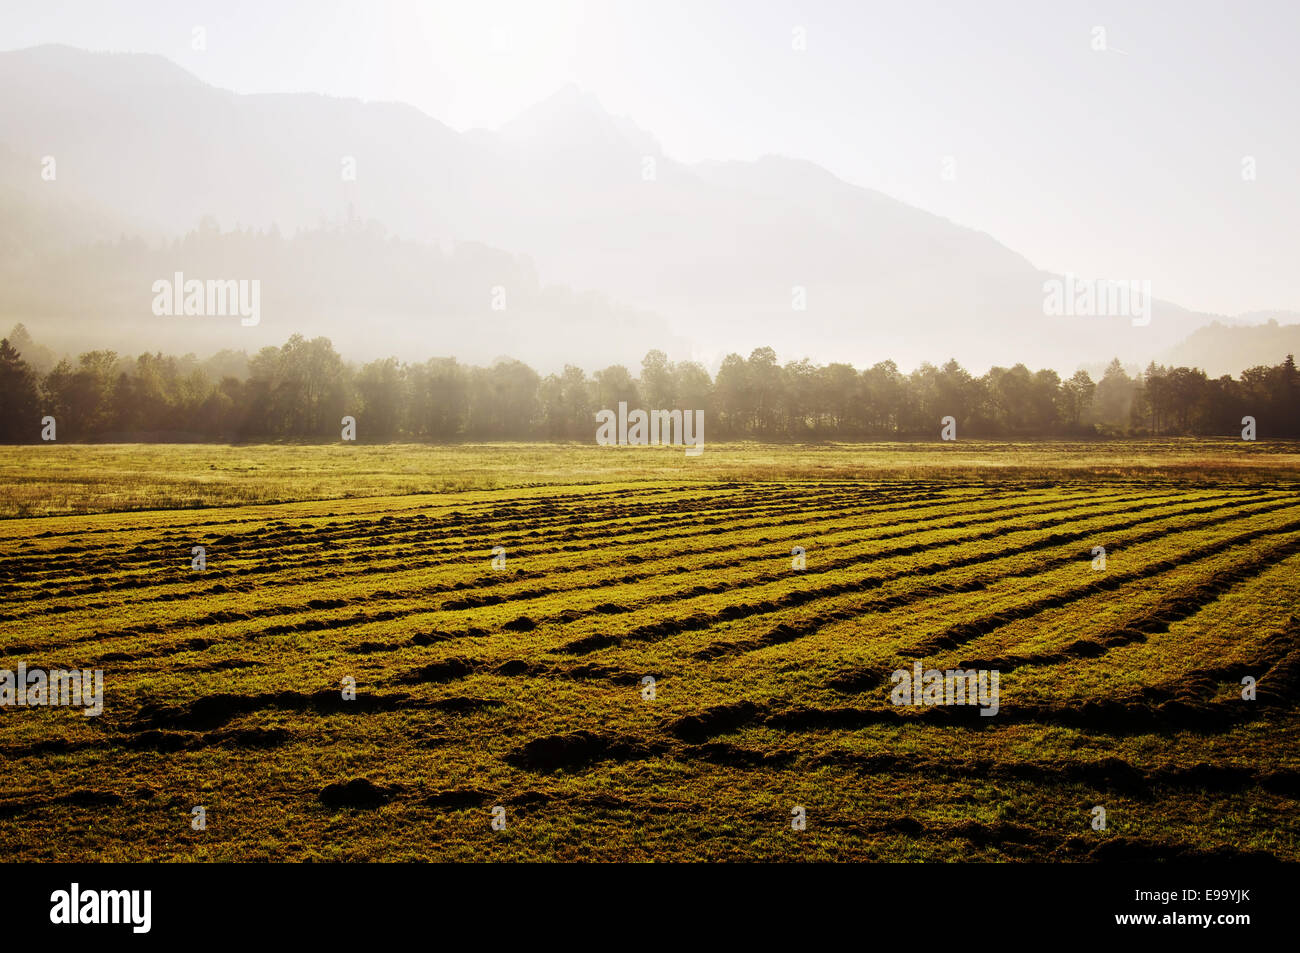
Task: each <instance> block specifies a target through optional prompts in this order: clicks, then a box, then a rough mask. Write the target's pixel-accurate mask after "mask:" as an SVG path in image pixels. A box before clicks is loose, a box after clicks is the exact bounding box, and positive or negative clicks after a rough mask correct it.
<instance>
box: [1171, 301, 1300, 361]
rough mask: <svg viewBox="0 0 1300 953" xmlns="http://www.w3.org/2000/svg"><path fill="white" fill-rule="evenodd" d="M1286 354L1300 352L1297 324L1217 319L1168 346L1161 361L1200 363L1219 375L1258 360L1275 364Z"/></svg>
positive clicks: (1299, 330) (1299, 335)
mask: <svg viewBox="0 0 1300 953" xmlns="http://www.w3.org/2000/svg"><path fill="white" fill-rule="evenodd" d="M1278 313H1280V314H1284V315H1285V314H1287V312H1278ZM1242 317H1246V316H1245V315H1243V316H1242ZM1288 354H1294V355H1297V356H1300V324H1278V323H1277V321H1276V320H1272V321H1269V322H1268V323H1267V324H1257V325H1227V324H1221V323H1219V322H1217V321H1216V322H1214V323H1213V324H1210V325H1208V326H1206V327H1203V328H1199V329H1197V330H1196V331H1195V332H1194V333H1193V334H1192V335H1191V336H1190V337H1188V338H1187V340H1186V341H1183V342H1182V343H1181V344H1179V345H1178V346H1177V347H1174V348H1172V349H1170V351H1169V352H1168V354H1167V356H1166V357H1165V359H1164V361H1163V362H1164V363H1166V364H1176V365H1182V366H1184V367H1199V368H1202V369H1203V370H1204V371H1205V372H1206V373H1207V374H1209V375H1210V376H1211V377H1220V376H1222V375H1224V374H1234V375H1235V374H1239V373H1240V372H1241V371H1242V370H1243V369H1244V368H1248V367H1256V366H1258V365H1261V364H1268V365H1273V364H1277V363H1279V362H1280V361H1281V360H1282V359H1283V358H1285V357H1286V356H1287V355H1288Z"/></svg>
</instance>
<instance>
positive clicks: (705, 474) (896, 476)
mask: <svg viewBox="0 0 1300 953" xmlns="http://www.w3.org/2000/svg"><path fill="white" fill-rule="evenodd" d="M937 436H938V429H937V427H936V439H935V440H933V441H917V442H914V443H896V442H891V443H865V444H843V443H823V444H807V445H770V444H759V443H752V442H744V443H717V444H707V445H706V446H705V450H704V453H703V454H702V455H700V456H698V457H686V456H685V454H684V452H683V449H682V448H681V447H599V446H595V445H594V442H592V443H572V444H554V443H546V444H521V443H503V444H450V445H428V444H381V445H367V444H364V443H362V444H357V443H343V442H340V443H338V444H334V445H324V446H321V445H296V444H254V445H237V446H224V445H212V444H182V445H157V444H112V445H78V444H60V443H50V444H44V445H40V446H25V447H0V517H4V516H42V515H47V514H53V513H102V512H110V511H117V510H128V509H155V508H159V507H167V508H176V507H206V506H233V505H239V504H250V503H273V502H285V501H289V500H304V499H322V500H323V499H340V498H355V497H366V496H389V495H396V494H414V493H445V492H455V491H460V490H468V489H505V488H515V487H527V486H544V485H550V484H584V483H593V482H628V481H634V480H635V481H653V480H672V481H696V482H704V483H711V482H717V481H726V480H746V481H754V480H760V481H766V480H802V479H818V480H840V479H848V480H862V479H866V480H880V479H887V480H942V481H946V482H971V481H980V480H1020V479H1053V480H1055V479H1070V478H1074V479H1102V480H1112V479H1120V480H1124V479H1149V480H1178V481H1213V480H1237V479H1241V478H1243V477H1248V478H1250V479H1256V480H1276V479H1285V480H1294V479H1295V478H1296V474H1297V472H1300V444H1298V443H1297V442H1296V441H1293V440H1266V439H1265V440H1258V441H1244V440H1230V439H1198V438H1178V439H1158V440H1124V441H1086V442H1064V441H1058V442H1033V443H1017V442H1010V441H966V440H959V441H957V442H944V441H940V440H938V439H937ZM593 439H594V438H593Z"/></svg>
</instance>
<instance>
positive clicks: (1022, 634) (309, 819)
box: [0, 441, 1300, 861]
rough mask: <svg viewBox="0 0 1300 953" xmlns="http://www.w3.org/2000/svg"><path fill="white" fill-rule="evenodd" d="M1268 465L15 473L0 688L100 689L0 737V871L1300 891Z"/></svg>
mask: <svg viewBox="0 0 1300 953" xmlns="http://www.w3.org/2000/svg"><path fill="white" fill-rule="evenodd" d="M1296 463H1297V461H1296V451H1295V448H1294V447H1292V446H1287V445H1266V444H1261V445H1258V446H1251V447H1245V448H1243V447H1242V446H1240V445H1237V444H1230V443H1226V442H1222V443H1221V442H1210V441H1199V442H1198V441H1188V442H1170V443H1168V444H1160V443H1147V444H1131V443H1126V444H1102V445H1095V446H1090V445H1044V446H1034V447H1026V446H1015V445H1005V444H999V445H984V446H972V445H965V444H960V445H958V446H956V447H951V448H950V447H938V446H934V445H926V446H921V445H916V446H910V445H907V446H900V445H896V444H895V445H868V446H863V447H851V446H842V445H837V446H825V447H788V448H776V447H742V446H736V445H718V446H716V447H714V446H711V447H709V448H708V449H707V450H706V452H705V455H704V456H703V457H702V458H699V459H694V460H688V459H685V458H684V457H683V456H682V455H681V453H680V451H666V450H645V451H640V450H626V449H617V450H609V451H600V450H594V449H591V448H576V447H573V448H565V447H543V446H509V445H499V446H491V447H447V448H432V447H365V446H358V447H194V446H184V447H153V446H129V447H57V448H56V447H38V448H18V449H15V448H6V449H4V450H3V451H0V467H3V469H4V470H5V472H6V475H7V477H9V478H10V479H9V481H8V482H7V484H6V486H7V489H6V493H5V496H4V498H3V500H2V501H0V511H3V512H4V513H5V515H7V516H8V517H9V518H8V519H5V520H3V521H0V592H3V594H4V600H3V605H2V606H0V668H9V669H12V668H14V667H16V665H17V663H18V661H20V660H21V661H23V662H25V663H26V664H27V666H29V667H63V668H70V667H78V668H102V669H103V670H104V678H105V711H104V714H103V715H102V716H101V717H99V718H85V717H83V716H82V715H81V714H80V713H79V712H77V711H76V710H71V709H64V708H21V709H18V708H3V709H0V754H2V755H3V757H4V763H5V764H6V766H7V767H8V770H7V771H6V772H4V773H3V774H0V841H3V842H4V843H5V844H6V845H7V849H8V851H9V856H10V858H11V859H22V860H69V859H92V860H93V859H103V860H155V859H163V860H179V859H196V860H249V859H267V860H307V859H313V860H405V859H430V858H437V859H454V860H489V859H541V860H577V859H597V860H626V859H631V860H652V859H657V860H670V859H710V860H745V859H772V860H840V861H843V860H930V861H952V860H979V859H997V860H1018V859H1053V860H1063V861H1083V860H1106V859H1124V858H1134V859H1161V858H1165V859H1172V858H1185V857H1195V856H1206V855H1215V856H1239V855H1243V854H1249V855H1263V854H1267V855H1271V856H1273V857H1277V858H1281V859H1286V860H1292V861H1294V860H1297V859H1300V820H1298V817H1300V815H1297V812H1296V810H1295V808H1296V799H1297V798H1298V797H1300V744H1297V742H1298V741H1300V717H1298V716H1297V708H1296V702H1297V699H1298V698H1300V620H1297V618H1296V615H1295V609H1294V607H1295V604H1296V602H1297V596H1298V595H1300V495H1297V493H1296V488H1297V483H1296V475H1297V472H1298V471H1297V466H1296ZM42 467H48V473H49V474H50V475H49V478H48V479H46V480H44V481H43V480H42V478H41V476H40V474H41V473H42ZM195 507H201V508H195ZM23 513H27V514H42V515H21V514H23ZM200 545H201V546H203V547H205V550H206V559H207V567H206V569H205V570H204V571H202V572H196V571H193V570H192V569H191V564H190V559H191V556H190V553H191V548H192V547H193V546H200ZM1096 545H1103V546H1105V547H1106V550H1107V564H1106V568H1105V569H1104V570H1097V569H1094V568H1093V566H1092V559H1093V556H1092V548H1093V547H1094V546H1096ZM496 547H502V548H503V549H504V552H505V558H506V562H505V565H504V567H502V568H496V567H494V566H493V562H492V559H493V550H494V549H495V548H496ZM794 547H802V548H803V549H804V550H805V559H806V563H805V565H804V567H803V568H802V569H798V568H795V566H794V565H793V563H792V550H793V549H794ZM917 660H920V661H921V662H922V663H923V666H924V667H925V668H939V669H946V668H953V667H981V668H996V669H997V670H998V671H999V673H1000V711H999V713H998V715H997V716H995V717H992V718H981V717H980V716H978V715H977V714H973V710H972V709H969V708H946V707H937V708H926V707H922V708H907V709H904V708H898V707H895V706H893V705H892V704H891V703H890V698H889V688H890V685H889V675H890V673H891V672H892V671H894V670H896V669H909V670H910V669H911V667H912V664H913V663H914V662H915V661H917ZM1247 675H1249V676H1250V677H1252V678H1254V679H1255V680H1256V681H1257V687H1258V697H1257V698H1255V699H1254V700H1253V701H1248V700H1245V699H1243V698H1242V678H1243V677H1244V676H1247ZM646 677H652V678H653V679H654V680H655V684H654V689H655V691H654V697H653V699H649V698H647V697H645V685H644V682H643V680H644V679H645V678H646ZM348 679H350V680H353V681H354V682H355V685H356V698H355V699H354V700H345V699H344V697H343V685H344V682H345V680H348ZM967 716H971V717H967ZM198 805H202V806H204V807H205V809H206V811H207V827H206V829H205V830H193V829H192V828H191V825H190V820H191V810H192V808H194V807H195V806H198ZM1099 805H1100V806H1104V807H1105V809H1106V812H1107V828H1106V830H1104V831H1099V830H1094V829H1093V828H1092V827H1091V824H1090V821H1091V819H1092V814H1091V812H1092V809H1093V808H1094V807H1095V806H1099ZM498 806H499V807H502V808H504V810H505V818H506V828H505V829H504V830H493V829H492V826H491V821H492V809H493V808H494V807H498ZM796 806H799V807H803V808H804V809H805V811H806V816H807V827H806V830H802V831H796V830H793V829H792V828H791V824H790V822H791V818H792V816H793V815H792V813H791V811H792V810H793V808H794V807H796Z"/></svg>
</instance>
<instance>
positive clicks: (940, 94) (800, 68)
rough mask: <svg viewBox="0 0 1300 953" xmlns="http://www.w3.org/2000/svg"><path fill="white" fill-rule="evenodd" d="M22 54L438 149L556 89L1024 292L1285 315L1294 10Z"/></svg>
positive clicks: (263, 30) (485, 14)
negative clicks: (949, 235) (930, 217)
mask: <svg viewBox="0 0 1300 953" xmlns="http://www.w3.org/2000/svg"><path fill="white" fill-rule="evenodd" d="M195 27H203V28H204V30H205V31H206V47H207V48H206V50H204V51H202V52H199V51H195V50H194V49H192V48H191V37H192V31H193V29H194V28H195ZM1098 27H1100V28H1102V29H1104V31H1105V45H1106V47H1107V49H1106V50H1105V51H1097V50H1094V49H1093V46H1094V45H1097V44H1098V42H1099V34H1098V33H1097V32H1096V28H1098ZM797 29H801V30H802V36H803V37H805V38H806V49H805V50H802V51H799V50H796V49H794V46H795V43H794V39H795V33H796V30H797ZM39 43H66V44H69V45H72V46H76V47H82V48H86V49H92V50H112V51H135V52H149V53H158V54H161V55H163V56H166V57H168V58H169V59H171V60H173V61H175V62H176V63H178V64H179V65H181V66H183V67H184V68H185V69H187V70H189V71H191V72H193V73H194V74H196V75H197V76H198V77H199V78H200V79H202V80H204V81H206V82H209V83H211V84H213V85H215V86H219V87H222V88H227V89H233V90H235V91H237V92H244V93H259V92H301V91H309V92H320V93H326V94H330V95H336V96H348V97H357V98H361V99H368V100H398V101H401V102H407V103H410V104H412V105H414V106H416V107H418V108H419V109H421V110H423V111H424V112H426V113H428V114H429V115H431V116H434V117H435V118H437V119H440V120H442V121H443V122H446V123H447V124H448V125H451V126H453V127H455V128H457V129H469V128H474V127H485V128H495V127H497V126H499V125H500V124H501V123H503V122H505V121H506V120H508V119H510V118H512V117H513V116H515V115H517V114H518V113H519V112H520V111H522V110H523V109H524V108H526V107H527V106H529V105H531V104H532V103H534V102H536V101H538V100H540V99H543V98H545V97H546V96H548V95H550V94H551V93H553V92H555V91H556V90H557V89H559V88H560V87H562V86H564V85H566V84H568V83H577V84H578V85H579V86H581V87H582V88H583V89H585V90H588V91H590V92H591V93H594V94H595V95H596V97H597V98H598V99H599V100H600V102H601V103H602V104H603V105H604V106H605V108H606V109H607V110H609V111H610V112H612V113H615V114H618V115H626V116H629V117H631V118H632V119H633V120H634V121H635V122H636V123H637V124H639V125H640V126H642V127H643V128H644V129H646V130H647V131H649V132H650V133H652V134H653V135H655V136H656V137H657V138H658V139H659V141H660V143H661V144H662V145H663V148H664V151H665V153H666V154H668V155H669V156H671V157H673V158H676V159H680V160H682V161H687V162H694V161H697V160H701V159H755V158H758V157H759V156H762V155H764V154H768V153H776V154H780V155H787V156H793V157H798V158H805V159H810V160H812V161H814V162H817V163H819V164H821V165H823V166H825V167H826V168H828V169H829V170H831V171H832V172H834V173H835V174H836V175H838V176H840V177H841V178H843V179H846V180H847V181H849V182H852V183H854V184H857V185H862V186H866V187H868V188H873V189H878V190H880V191H882V192H884V193H886V194H888V195H890V196H893V197H894V198H897V199H900V200H902V201H904V202H907V203H909V204H912V205H916V206H918V207H921V208H924V209H926V210H928V211H931V212H935V213H937V214H939V215H942V216H944V217H947V218H950V219H952V220H953V221H956V222H958V223H960V224H962V225H967V226H970V227H972V228H977V229H979V230H981V231H985V232H988V233H989V234H990V235H992V236H994V237H995V238H997V239H998V240H999V241H1001V242H1002V243H1003V244H1005V245H1007V246H1009V247H1010V248H1012V249H1014V250H1015V251H1018V252H1020V253H1021V254H1023V255H1024V256H1025V257H1026V258H1028V259H1029V260H1030V261H1031V262H1033V263H1034V264H1035V265H1037V266H1039V267H1040V268H1044V269H1047V270H1051V271H1056V272H1066V271H1070V272H1073V273H1074V274H1076V275H1080V276H1087V277H1097V278H1114V279H1129V278H1132V279H1145V280H1150V281H1151V282H1152V290H1153V294H1154V295H1155V296H1156V297H1158V298H1163V299H1165V300H1169V301H1173V302H1176V303H1178V304H1182V305H1184V306H1186V307H1189V308H1193V309H1195V310H1201V311H1217V312H1222V313H1225V314H1236V313H1239V312H1243V311H1249V310H1257V309H1276V308H1289V309H1295V310H1300V267H1297V262H1300V228H1297V213H1300V121H1298V118H1297V117H1300V108H1298V107H1300V56H1297V55H1296V50H1297V47H1298V46H1300V3H1297V2H1293V0H1271V2H1265V0H1259V2H1251V0H1241V2H1235V3H1221V2H1216V3H1209V2H1148V3H1136V2H1128V3H1083V2H1059V3H1050V4H1049V3H1041V2H1037V3H1035V2H1021V3H1012V2H999V0H980V2H957V0H952V2H949V3H934V2H928V0H920V2H910V0H909V2H907V3H898V2H888V3H865V2H859V3H851V2H845V3H789V2H774V0H766V2H757V0H755V2H741V0H733V2H708V0H694V2H681V3H679V2H674V0H654V2H637V3H633V2H620V0H605V2H590V3H584V2H577V0H506V2H491V0H474V2H463V3H442V2H424V3H421V2H398V0H392V2H383V0H366V2H343V0H284V2H276V0H261V2H243V0H217V2H193V0H191V2H184V0H181V2H176V0H172V2H168V0H137V2H129V0H128V2H116V3H104V2H102V0H99V2H96V0H89V2H62V3H61V2H55V0H5V2H4V4H3V7H2V8H0V49H17V48H21V47H26V46H31V45H35V44H39ZM3 94H4V95H12V92H10V91H5V92H4V93H3ZM399 145H400V144H399ZM946 157H951V159H952V161H951V163H950V164H948V165H947V166H945V159H946ZM1246 157H1253V162H1254V169H1255V179H1254V180H1253V181H1250V180H1246V179H1244V178H1243V161H1244V160H1245V159H1246ZM945 168H949V169H951V171H952V173H953V176H952V178H951V180H949V179H946V178H945V177H944V175H943V172H944V170H945Z"/></svg>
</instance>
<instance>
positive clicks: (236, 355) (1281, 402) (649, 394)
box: [0, 325, 1300, 443]
mask: <svg viewBox="0 0 1300 953" xmlns="http://www.w3.org/2000/svg"><path fill="white" fill-rule="evenodd" d="M620 401H624V402H626V403H627V405H628V406H629V407H641V408H645V409H682V410H702V411H704V412H705V413H706V414H707V415H708V418H709V428H710V433H711V435H713V437H714V439H730V440H746V439H752V440H764V441H774V442H783V441H820V440H842V441H851V440H890V439H914V438H925V439H929V438H934V437H935V435H936V434H937V433H938V431H939V422H940V419H941V418H943V417H946V416H952V417H954V418H955V419H956V420H957V426H958V428H959V429H958V433H959V435H960V436H965V437H978V438H985V439H1035V438H1060V437H1071V438H1087V437H1123V436H1177V435H1194V436H1216V435H1217V436H1239V435H1240V434H1241V431H1242V418H1243V417H1245V416H1249V417H1253V418H1255V420H1256V422H1257V424H1256V425H1257V428H1258V435H1259V437H1260V438H1263V439H1268V438H1277V437H1298V436H1300V374H1298V373H1297V370H1296V365H1295V360H1294V358H1293V356H1292V355H1287V356H1286V357H1285V359H1284V360H1282V361H1281V362H1280V363H1279V364H1277V365H1275V366H1258V367H1251V368H1247V369H1244V370H1243V371H1242V372H1241V373H1240V374H1239V375H1238V376H1237V377H1232V376H1230V375H1224V376H1222V377H1218V378H1210V377H1208V376H1207V375H1206V374H1205V373H1204V372H1203V371H1201V370H1198V369H1195V368H1188V367H1166V366H1163V365H1159V364H1155V363H1152V364H1150V365H1148V367H1147V368H1146V370H1145V371H1143V372H1142V373H1141V374H1138V375H1133V374H1130V373H1129V372H1128V371H1126V370H1125V368H1124V367H1123V366H1122V365H1121V364H1120V362H1119V361H1118V360H1114V361H1112V362H1111V363H1110V365H1109V366H1108V367H1107V368H1106V370H1105V372H1104V374H1102V376H1101V379H1100V380H1096V381H1094V380H1093V379H1092V377H1091V376H1090V375H1089V374H1088V373H1087V372H1085V371H1078V372H1076V373H1075V374H1073V375H1072V376H1070V377H1069V378H1066V379H1062V378H1061V376H1060V375H1059V374H1057V373H1056V372H1055V371H1053V370H1037V371H1033V370H1030V369H1029V368H1027V367H1025V366H1024V365H1023V364H1016V365H1015V366H1013V367H993V368H991V369H990V370H989V371H988V372H987V373H985V374H983V375H980V376H975V375H973V374H971V373H970V372H968V371H967V370H965V369H964V368H963V367H961V365H959V364H958V363H957V362H956V361H948V362H947V363H945V364H943V365H942V366H938V367H936V366H934V365H932V364H929V363H925V364H922V365H921V366H919V367H917V368H916V369H915V370H913V371H911V372H910V373H903V372H902V371H901V370H899V368H898V367H897V365H896V364H895V363H894V362H893V361H890V360H883V361H880V362H878V363H876V364H873V365H872V366H871V367H868V368H865V369H858V368H855V367H853V366H851V365H849V364H844V363H830V364H814V363H812V362H810V361H809V360H807V359H804V360H799V361H789V362H786V363H784V364H782V363H780V362H779V361H778V359H777V355H776V353H775V351H773V350H772V349H771V348H767V347H762V348H757V349H755V350H754V351H753V352H752V353H751V354H750V355H749V357H748V358H745V357H742V356H741V355H739V354H730V355H728V356H727V357H726V358H725V359H724V360H723V361H722V363H721V365H720V367H719V368H718V372H717V374H716V375H710V374H709V372H708V370H707V369H706V368H705V367H704V366H703V365H701V364H699V363H696V362H692V361H677V362H674V361H670V360H669V359H668V357H667V356H666V355H665V354H664V352H663V351H660V350H657V349H652V350H650V351H648V353H647V354H646V355H645V358H644V359H643V360H642V361H641V366H640V368H638V369H636V370H635V371H634V370H632V369H630V368H628V367H625V366H623V365H613V366H610V367H606V368H604V369H602V370H597V371H595V372H593V373H590V374H589V373H588V372H587V371H586V370H584V369H583V368H580V367H577V366H572V365H568V366H565V368H564V370H563V371H562V372H560V373H557V374H548V375H545V376H543V375H541V374H539V373H538V372H537V371H535V370H533V369H532V368H531V367H529V366H528V365H527V364H524V363H522V362H520V361H516V360H508V359H502V360H498V361H497V362H495V363H494V364H492V365H491V366H488V367H479V366H472V365H467V364H463V363H461V362H459V361H457V360H456V359H455V358H450V357H436V358H431V359H429V360H426V361H423V362H406V361H401V360H399V359H398V358H396V357H389V358H384V359H381V360H375V361H371V362H369V363H366V364H361V365H358V364H355V363H352V362H349V361H347V360H345V359H344V357H343V356H342V355H340V354H339V353H338V352H337V351H336V350H335V348H334V346H333V344H332V343H331V342H330V340H329V339H328V338H324V337H317V338H314V339H311V340H308V339H306V338H304V337H303V336H301V335H294V336H292V337H290V338H289V340H288V341H286V342H285V343H284V344H283V345H282V346H280V347H265V348H263V349H261V350H260V351H258V352H257V353H256V354H254V355H252V356H251V357H249V356H247V355H245V354H243V353H242V352H228V351H227V352H222V353H221V354H218V355H215V356H213V357H211V358H208V359H206V360H199V359H197V358H195V357H194V356H193V355H185V356H183V357H176V356H169V355H164V354H161V353H154V354H149V353H145V354H140V355H138V356H136V357H125V356H122V355H119V354H117V353H115V352H114V351H111V350H93V351H88V352H86V353H83V354H81V355H79V356H78V357H77V359H76V360H75V361H73V360H70V359H68V358H63V359H58V360H56V359H55V358H54V356H53V355H52V354H51V353H50V352H49V351H48V349H44V348H41V347H40V346H39V345H37V344H35V343H34V342H33V340H32V338H31V335H30V334H29V332H28V331H27V329H26V328H24V327H23V326H22V325H18V326H16V327H15V328H14V329H13V331H12V333H11V334H10V335H9V337H7V338H5V339H4V340H3V341H0V441H3V442H6V443H34V442H39V441H40V439H41V430H42V427H41V420H42V418H44V417H47V416H49V417H54V418H55V420H56V421H57V439H58V440H61V441H84V442H127V441H221V442H227V441H229V442H243V441H258V440H282V439H290V440H293V439H297V440H306V441H318V440H337V439H338V438H339V434H340V420H341V418H342V417H344V416H353V417H354V418H355V419H356V421H357V439H359V440H361V441H363V442H385V441H397V440H409V441H430V442H453V441H483V440H576V441H591V440H592V439H593V434H594V433H595V414H596V413H597V411H599V410H602V409H607V408H614V407H617V406H618V403H619V402H620Z"/></svg>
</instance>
